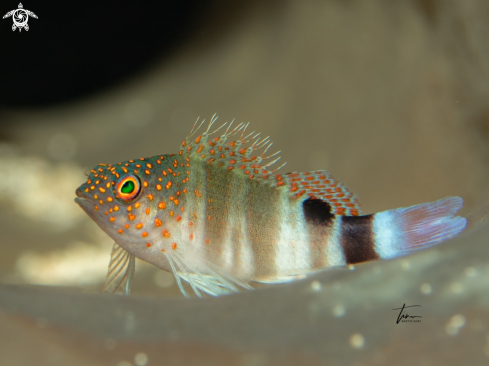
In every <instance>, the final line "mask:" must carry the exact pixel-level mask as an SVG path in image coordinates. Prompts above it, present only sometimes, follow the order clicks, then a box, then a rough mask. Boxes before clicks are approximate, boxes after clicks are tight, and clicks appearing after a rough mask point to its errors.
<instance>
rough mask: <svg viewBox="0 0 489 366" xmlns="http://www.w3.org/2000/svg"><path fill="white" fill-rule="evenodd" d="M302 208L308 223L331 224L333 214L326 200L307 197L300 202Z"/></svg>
mask: <svg viewBox="0 0 489 366" xmlns="http://www.w3.org/2000/svg"><path fill="white" fill-rule="evenodd" d="M302 209H303V211H304V217H305V218H306V221H307V223H308V224H313V225H331V224H332V222H333V217H334V215H333V213H332V212H331V211H332V210H331V206H330V205H329V203H328V202H326V201H322V200H318V199H314V198H309V199H307V200H305V201H304V202H302Z"/></svg>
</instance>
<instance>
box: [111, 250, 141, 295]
mask: <svg viewBox="0 0 489 366" xmlns="http://www.w3.org/2000/svg"><path fill="white" fill-rule="evenodd" d="M135 263H136V258H135V257H134V256H133V255H131V254H129V252H127V251H126V250H124V249H122V248H121V247H120V246H119V245H118V244H117V243H114V246H113V247H112V253H111V254H110V263H109V270H108V272H107V278H106V280H105V287H104V291H107V292H111V293H114V292H116V291H117V290H118V289H119V288H122V291H123V293H124V295H129V290H130V287H131V280H132V278H133V276H134V271H135V267H136V266H135Z"/></svg>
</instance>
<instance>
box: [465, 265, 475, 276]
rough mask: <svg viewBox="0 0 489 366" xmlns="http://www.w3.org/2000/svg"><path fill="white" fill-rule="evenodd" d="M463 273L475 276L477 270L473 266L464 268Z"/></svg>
mask: <svg viewBox="0 0 489 366" xmlns="http://www.w3.org/2000/svg"><path fill="white" fill-rule="evenodd" d="M465 275H466V276H467V277H477V270H476V269H475V268H474V267H467V268H465Z"/></svg>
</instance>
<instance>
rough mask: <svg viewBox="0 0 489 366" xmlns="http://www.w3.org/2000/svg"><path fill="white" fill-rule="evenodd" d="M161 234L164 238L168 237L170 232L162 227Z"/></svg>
mask: <svg viewBox="0 0 489 366" xmlns="http://www.w3.org/2000/svg"><path fill="white" fill-rule="evenodd" d="M162 234H163V236H164V237H165V238H169V237H170V233H169V232H168V230H166V229H164V230H163V232H162Z"/></svg>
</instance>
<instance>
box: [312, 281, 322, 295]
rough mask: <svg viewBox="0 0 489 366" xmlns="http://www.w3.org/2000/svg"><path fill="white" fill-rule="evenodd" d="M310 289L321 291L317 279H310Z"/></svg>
mask: <svg viewBox="0 0 489 366" xmlns="http://www.w3.org/2000/svg"><path fill="white" fill-rule="evenodd" d="M311 290H312V291H315V292H318V291H321V283H320V282H319V281H312V282H311Z"/></svg>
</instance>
